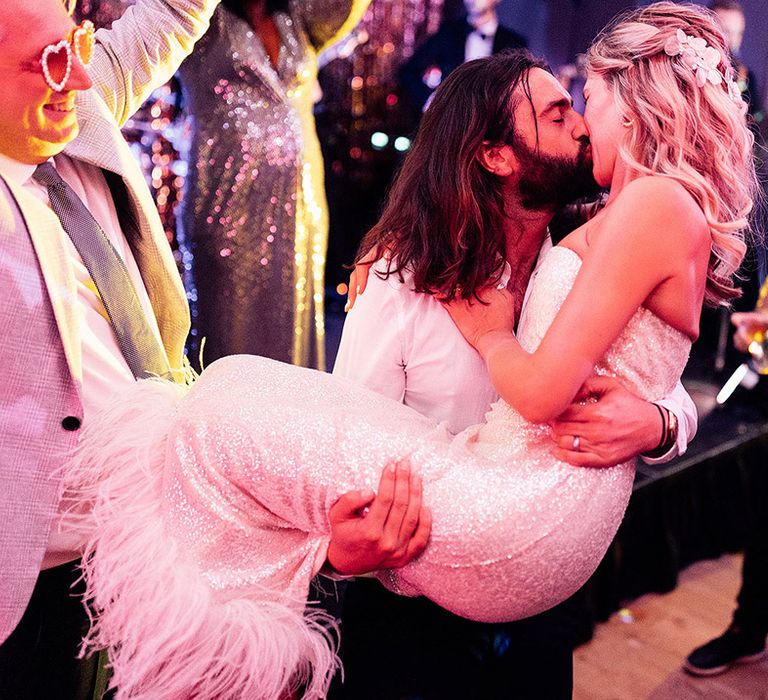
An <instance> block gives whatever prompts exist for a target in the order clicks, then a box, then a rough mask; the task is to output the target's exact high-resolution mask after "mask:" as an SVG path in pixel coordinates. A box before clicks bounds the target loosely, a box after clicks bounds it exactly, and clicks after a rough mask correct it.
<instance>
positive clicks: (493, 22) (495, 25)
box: [473, 17, 499, 39]
mask: <svg viewBox="0 0 768 700" xmlns="http://www.w3.org/2000/svg"><path fill="white" fill-rule="evenodd" d="M498 29H499V20H498V19H497V18H496V17H494V18H493V19H489V20H488V21H487V22H485V23H484V24H481V25H480V26H479V27H474V28H473V31H474V32H475V33H476V34H481V35H482V36H484V37H487V38H489V39H490V38H492V37H494V36H495V35H496V32H497V31H498Z"/></svg>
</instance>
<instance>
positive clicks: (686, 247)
mask: <svg viewBox="0 0 768 700" xmlns="http://www.w3.org/2000/svg"><path fill="white" fill-rule="evenodd" d="M605 224H606V228H609V229H614V228H615V229H619V230H620V231H621V237H622V238H623V239H624V243H627V242H629V241H630V240H636V242H637V243H638V244H641V245H642V244H648V245H653V246H654V247H657V249H658V250H659V252H673V251H674V252H677V253H685V252H689V253H692V252H694V251H696V250H698V249H699V248H700V247H701V246H702V245H707V246H708V245H709V237H710V231H709V225H708V224H707V219H706V216H705V215H704V212H703V211H702V209H701V207H700V206H699V204H698V203H697V202H696V200H695V199H694V198H693V195H691V193H690V192H689V191H688V190H687V189H686V188H685V187H684V186H683V185H682V184H681V183H679V182H677V181H676V180H673V179H672V178H669V177H663V176H658V175H649V176H644V177H639V178H636V179H634V180H632V181H631V182H629V183H628V184H627V185H626V186H625V187H623V188H622V190H621V192H619V194H618V195H617V197H616V200H615V201H614V202H613V203H612V206H611V205H609V206H608V207H606V211H605Z"/></svg>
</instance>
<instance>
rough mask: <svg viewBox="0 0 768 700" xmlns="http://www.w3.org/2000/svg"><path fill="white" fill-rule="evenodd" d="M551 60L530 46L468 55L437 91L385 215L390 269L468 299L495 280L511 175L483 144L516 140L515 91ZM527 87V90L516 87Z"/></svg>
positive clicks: (420, 287) (424, 286)
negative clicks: (505, 176)
mask: <svg viewBox="0 0 768 700" xmlns="http://www.w3.org/2000/svg"><path fill="white" fill-rule="evenodd" d="M532 68H543V69H545V70H548V69H547V67H546V65H545V64H544V63H543V62H541V61H540V60H538V59H536V58H535V57H534V56H533V54H531V53H530V52H528V51H525V50H519V51H504V52H502V53H500V54H497V55H496V56H491V57H490V58H481V59H477V60H475V61H469V62H468V63H465V64H463V65H462V66H460V67H459V68H457V69H456V70H455V71H453V72H452V73H451V74H450V75H449V76H448V78H447V79H446V81H445V82H444V83H443V84H442V85H441V86H440V87H439V88H438V89H437V91H436V92H435V96H434V99H433V101H432V104H431V105H430V106H429V108H428V109H427V111H426V112H425V113H424V116H423V118H422V121H421V126H420V127H419V131H418V134H417V136H416V139H415V140H414V142H413V147H412V148H411V150H410V152H409V153H408V155H407V156H406V158H405V160H404V161H403V164H402V166H401V168H400V172H399V173H398V175H397V178H396V179H395V182H394V183H393V185H392V188H391V190H390V192H389V195H388V197H387V202H386V204H385V207H384V211H383V213H382V215H381V218H380V219H379V221H378V223H377V224H376V225H375V226H374V227H373V228H372V229H371V230H370V231H369V232H368V233H367V234H366V235H365V237H364V238H363V241H362V243H361V245H360V253H359V254H358V261H359V259H360V258H362V257H363V256H364V255H365V254H366V253H367V252H368V251H369V250H371V249H372V248H373V247H374V246H378V247H379V250H382V249H383V248H386V249H387V250H388V251H389V253H390V254H391V260H390V263H389V266H388V270H387V272H386V273H385V275H384V276H388V275H390V274H399V275H402V272H404V271H407V272H408V273H409V274H411V275H412V276H413V277H412V279H413V286H414V289H415V291H417V292H422V293H426V294H435V295H437V296H438V297H440V298H441V299H446V300H450V299H453V298H454V297H455V296H460V297H462V298H465V299H469V298H470V297H471V296H473V295H476V292H477V290H478V289H479V288H480V287H482V286H484V285H487V284H489V283H490V282H492V281H494V279H495V278H496V277H497V276H498V275H499V273H500V269H499V268H500V265H499V263H500V261H501V260H506V259H507V251H506V245H505V235H504V220H505V218H506V216H507V214H506V207H505V198H504V190H503V181H502V180H501V179H500V178H499V177H498V176H496V175H494V174H492V173H490V172H489V171H488V170H486V169H485V168H484V167H483V166H482V165H481V164H480V162H479V161H478V159H477V154H478V151H479V149H480V147H481V146H482V144H483V142H485V141H487V142H490V143H491V144H509V145H512V143H513V141H514V133H515V129H514V108H515V103H516V101H515V96H514V94H513V93H514V91H515V89H516V88H517V87H518V85H521V86H522V93H523V94H524V95H525V96H526V97H527V99H528V100H530V99H531V98H530V89H529V87H528V74H529V72H530V70H531V69H532ZM518 94H519V93H518Z"/></svg>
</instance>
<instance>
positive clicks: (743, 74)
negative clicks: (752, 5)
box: [709, 0, 765, 124]
mask: <svg viewBox="0 0 768 700" xmlns="http://www.w3.org/2000/svg"><path fill="white" fill-rule="evenodd" d="M709 7H710V9H711V10H712V11H713V12H714V13H715V14H716V15H717V17H718V19H719V20H720V24H721V25H722V27H723V31H724V32H725V38H726V39H727V40H728V48H729V49H730V50H731V57H732V59H733V62H734V65H735V67H736V72H737V80H738V84H739V88H740V89H741V92H742V94H743V95H744V98H745V99H746V101H747V103H748V104H749V113H750V114H751V115H752V117H753V119H754V120H755V122H756V124H760V122H762V121H763V118H764V117H765V114H764V112H763V108H762V101H761V100H760V94H759V92H758V88H757V79H756V78H755V74H754V73H753V72H752V71H751V70H750V69H749V68H748V67H747V65H746V64H745V63H744V61H743V60H742V59H741V55H740V54H741V45H742V43H743V41H744V32H745V31H746V29H747V19H746V17H745V15H744V8H743V7H742V5H741V3H740V2H738V0H714V2H712V3H710V5H709Z"/></svg>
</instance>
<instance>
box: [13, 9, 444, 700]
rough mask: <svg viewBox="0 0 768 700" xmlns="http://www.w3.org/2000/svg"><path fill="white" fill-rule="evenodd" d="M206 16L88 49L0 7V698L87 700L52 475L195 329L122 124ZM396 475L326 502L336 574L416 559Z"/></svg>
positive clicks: (411, 497)
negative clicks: (82, 437)
mask: <svg viewBox="0 0 768 700" xmlns="http://www.w3.org/2000/svg"><path fill="white" fill-rule="evenodd" d="M216 4H217V3H216V2H215V1H213V0H139V2H138V3H137V4H136V5H134V6H132V7H130V8H129V9H128V10H127V11H126V12H125V14H124V15H123V16H122V17H121V18H120V19H119V20H118V21H117V22H115V23H114V25H113V27H112V30H110V31H106V30H99V31H98V32H96V34H95V38H94V35H93V31H92V27H89V26H87V25H86V24H83V25H81V26H80V27H75V26H74V23H73V21H72V19H71V17H70V12H69V11H68V9H71V8H65V6H64V5H63V3H62V0H35V2H28V0H2V2H0V330H1V331H2V337H0V377H2V381H1V382H0V520H1V521H2V526H1V527H0V645H1V646H0V698H13V699H14V700H21V699H22V698H35V699H38V698H46V699H49V700H50V699H52V698H66V699H67V700H71V699H72V698H76V697H81V696H83V695H84V691H85V692H87V686H88V684H89V682H90V681H89V679H88V678H87V677H86V676H85V675H84V674H83V669H82V668H77V666H76V664H75V663H74V657H75V655H76V653H77V646H78V643H79V641H80V638H81V636H82V634H83V632H84V629H83V623H84V621H85V622H87V620H84V611H83V607H82V604H81V603H80V601H79V600H77V599H75V598H72V596H71V595H70V591H69V587H70V586H71V585H72V583H73V582H74V581H75V579H76V578H77V569H76V566H75V565H74V564H73V562H74V561H75V560H76V559H77V557H78V556H79V548H80V545H81V543H80V542H78V541H77V540H75V539H73V537H72V536H71V535H69V534H68V533H67V532H66V530H64V531H62V530H60V529H59V528H58V527H57V525H58V519H59V518H58V516H59V513H60V509H61V507H62V505H61V504H60V503H59V493H58V489H59V483H60V473H59V472H57V470H58V469H59V468H60V467H62V465H63V464H64V461H65V459H66V454H67V453H68V451H70V450H71V449H72V448H73V447H75V445H76V444H77V441H78V434H79V431H80V427H81V425H82V424H83V422H87V421H88V419H89V416H90V415H92V413H93V412H94V411H96V410H98V409H99V408H100V407H101V406H103V405H104V404H106V403H108V402H109V397H110V395H111V394H112V392H115V391H119V390H120V387H121V386H127V385H128V384H129V383H130V382H133V381H134V380H135V379H136V378H139V377H141V376H146V375H147V374H161V373H164V374H168V376H172V377H174V378H176V379H179V378H180V376H181V372H180V370H181V368H182V364H183V347H184V341H185V339H186V335H187V331H188V326H189V311H188V308H187V304H186V300H185V296H184V290H183V287H182V285H181V281H180V279H179V276H178V273H177V271H176V268H175V264H174V260H173V256H172V254H171V251H170V249H169V247H168V243H167V241H166V240H165V236H164V233H163V229H162V226H161V224H160V220H159V217H158V215H157V212H156V210H155V208H154V204H153V202H152V199H151V196H150V194H149V191H148V189H147V187H146V184H145V182H144V178H143V175H142V173H141V171H140V170H139V168H138V166H137V165H136V164H135V162H134V160H133V158H132V156H131V153H130V151H129V149H128V146H127V145H126V143H125V141H124V140H123V139H122V137H121V135H120V131H119V127H120V125H122V124H123V123H124V122H125V121H126V119H128V117H130V116H131V114H133V112H134V111H135V110H136V109H137V108H138V107H139V105H141V103H142V102H143V101H144V100H145V99H146V97H147V96H148V95H149V93H150V92H151V91H152V90H153V89H154V88H155V87H157V86H158V85H161V84H162V83H164V82H165V81H166V80H168V78H170V76H171V75H172V73H173V72H174V71H175V69H176V67H177V66H178V65H179V63H180V62H181V61H182V59H183V58H184V57H185V55H186V54H187V53H188V52H189V51H191V49H192V47H193V45H194V42H195V41H196V39H197V38H198V37H200V36H201V35H202V34H203V33H204V32H205V30H206V28H207V25H208V19H209V17H210V15H211V13H212V12H213V9H214V7H215V5H216ZM313 4H314V6H315V8H316V9H317V11H318V12H322V10H323V5H324V3H323V0H313ZM83 231H85V234H84V233H83ZM83 236H85V238H83ZM88 236H90V238H88ZM94 245H95V246H96V249H94ZM105 261H106V262H105ZM129 298H130V303H128V302H126V299H129ZM126 305H127V306H126ZM126 308H128V312H127V313H126V311H125V309H126ZM407 472H408V470H407V468H401V469H400V470H398V471H397V472H395V473H394V475H393V474H392V473H391V472H388V473H385V475H384V476H383V477H382V482H381V486H380V489H379V493H378V495H376V496H374V494H372V493H371V494H360V493H351V494H346V495H345V496H343V497H342V498H341V499H340V500H339V502H338V503H337V504H336V506H335V508H334V510H333V511H332V513H331V521H332V541H331V546H330V547H329V554H328V557H329V564H330V565H331V566H332V567H334V568H335V569H336V570H337V571H338V572H341V573H349V574H353V573H360V572H363V571H367V570H372V569H376V568H386V567H389V566H399V565H403V564H404V563H406V561H407V560H409V559H410V558H412V557H413V556H415V555H416V554H418V553H419V552H420V551H421V549H423V546H424V545H425V544H426V539H427V536H428V530H429V525H428V516H426V515H425V517H423V518H422V520H421V524H420V525H415V524H414V525H413V526H412V527H410V526H409V525H408V523H413V522H414V521H415V520H416V519H417V518H416V519H415V518H414V514H416V515H418V514H419V513H420V511H421V506H420V499H419V494H418V489H413V490H412V489H410V480H409V477H408V473H407ZM364 507H369V508H370V510H369V511H368V512H367V515H366V517H362V516H361V515H360V511H361V510H362V509H363V508H364ZM393 533H394V534H395V535H396V537H395V543H394V544H392V535H393ZM385 542H386V546H385V544H384V543H385Z"/></svg>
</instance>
